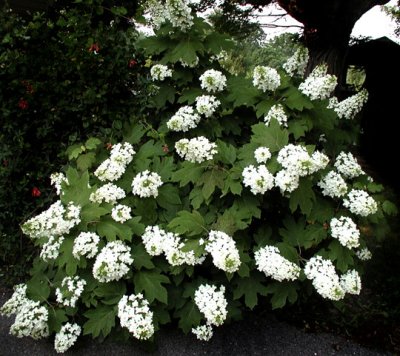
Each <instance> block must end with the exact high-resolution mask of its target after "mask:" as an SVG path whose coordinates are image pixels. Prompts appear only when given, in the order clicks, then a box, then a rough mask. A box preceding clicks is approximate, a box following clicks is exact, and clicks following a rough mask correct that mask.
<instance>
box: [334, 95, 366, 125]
mask: <svg viewBox="0 0 400 356" xmlns="http://www.w3.org/2000/svg"><path fill="white" fill-rule="evenodd" d="M367 100H368V92H367V90H366V89H363V90H361V91H360V92H358V93H357V94H355V95H352V96H350V97H349V98H347V99H345V100H342V101H340V102H339V101H338V99H337V98H336V97H333V98H331V99H329V105H328V108H329V109H333V110H335V112H336V114H337V115H338V117H339V119H347V120H351V119H354V117H355V116H356V115H357V114H358V113H359V112H360V111H361V109H362V108H363V106H364V104H365V103H366V102H367Z"/></svg>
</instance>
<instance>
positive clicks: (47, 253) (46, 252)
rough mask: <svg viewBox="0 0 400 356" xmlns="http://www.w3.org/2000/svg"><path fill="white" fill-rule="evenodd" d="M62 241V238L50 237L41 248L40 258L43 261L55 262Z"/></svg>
mask: <svg viewBox="0 0 400 356" xmlns="http://www.w3.org/2000/svg"><path fill="white" fill-rule="evenodd" d="M63 241H64V237H63V236H59V237H55V236H50V237H49V239H48V241H47V242H46V243H45V244H44V245H43V246H42V250H41V251H40V258H41V259H42V260H43V261H46V262H48V261H49V260H55V259H56V258H57V257H58V255H59V254H60V246H61V244H62V243H63Z"/></svg>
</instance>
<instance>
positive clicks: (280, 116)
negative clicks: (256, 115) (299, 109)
mask: <svg viewBox="0 0 400 356" xmlns="http://www.w3.org/2000/svg"><path fill="white" fill-rule="evenodd" d="M271 119H275V120H277V121H278V122H279V125H281V126H284V127H287V120H288V117H287V115H286V113H285V110H283V106H282V105H281V104H276V105H273V106H272V107H271V109H269V111H268V114H267V116H265V117H264V122H265V125H267V126H268V125H269V123H270V122H271Z"/></svg>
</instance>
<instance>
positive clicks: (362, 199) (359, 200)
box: [343, 189, 378, 216]
mask: <svg viewBox="0 0 400 356" xmlns="http://www.w3.org/2000/svg"><path fill="white" fill-rule="evenodd" d="M343 205H344V206H345V207H346V208H349V210H350V211H351V212H352V213H353V214H356V215H360V216H368V215H371V214H375V213H376V212H377V210H378V204H377V203H376V201H375V200H374V199H373V198H372V197H371V196H370V195H369V194H368V193H367V192H365V191H363V190H359V189H352V190H351V191H350V193H349V194H348V195H347V198H346V199H343Z"/></svg>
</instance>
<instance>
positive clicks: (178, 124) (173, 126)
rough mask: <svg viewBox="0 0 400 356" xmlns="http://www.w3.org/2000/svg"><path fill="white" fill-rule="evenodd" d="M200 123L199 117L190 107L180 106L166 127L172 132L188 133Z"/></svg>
mask: <svg viewBox="0 0 400 356" xmlns="http://www.w3.org/2000/svg"><path fill="white" fill-rule="evenodd" d="M199 122H200V115H199V114H198V113H197V112H195V111H194V109H193V108H192V107H191V106H187V105H186V106H182V107H181V108H179V110H178V111H177V112H176V113H175V115H173V116H172V117H171V118H170V119H169V120H168V121H167V127H168V128H169V129H170V130H172V131H183V132H186V131H189V130H190V129H194V128H195V127H197V125H198V124H199Z"/></svg>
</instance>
